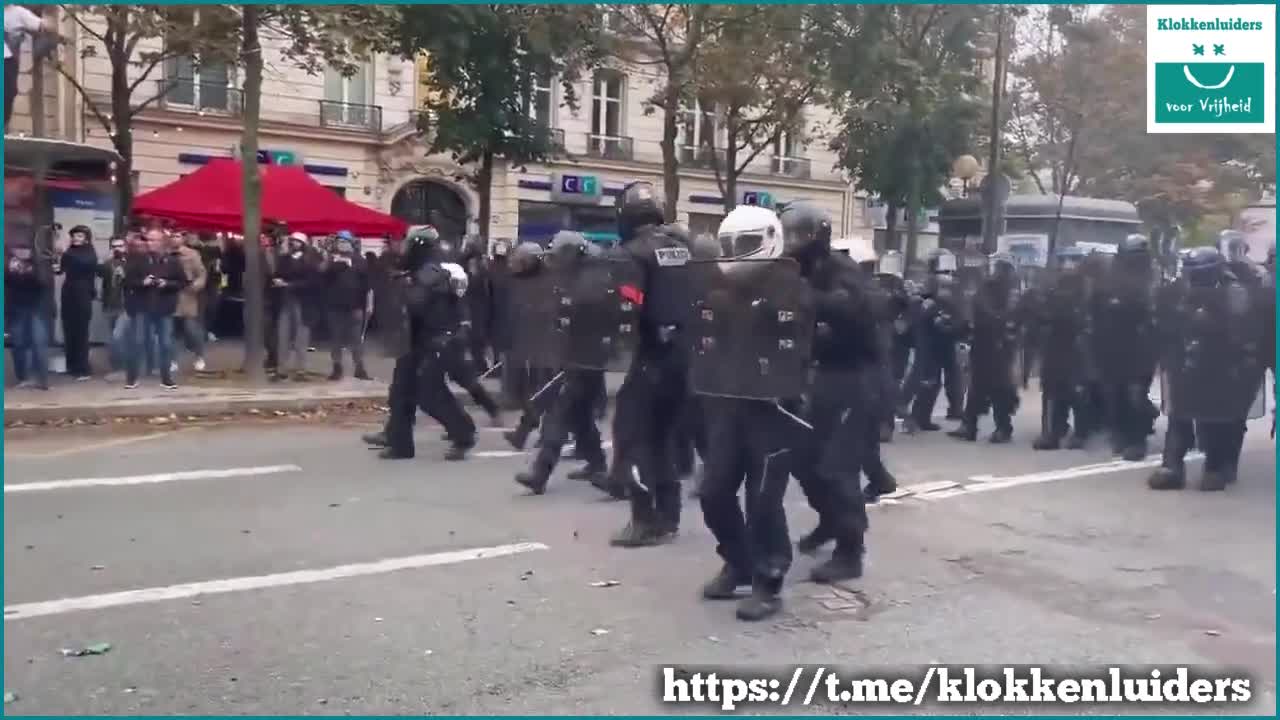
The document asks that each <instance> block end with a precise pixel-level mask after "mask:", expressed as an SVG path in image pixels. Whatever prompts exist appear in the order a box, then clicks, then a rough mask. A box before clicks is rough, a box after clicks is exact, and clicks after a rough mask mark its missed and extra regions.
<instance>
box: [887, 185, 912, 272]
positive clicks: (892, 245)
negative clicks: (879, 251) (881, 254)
mask: <svg viewBox="0 0 1280 720" xmlns="http://www.w3.org/2000/svg"><path fill="white" fill-rule="evenodd" d="M884 234H885V239H884V246H885V247H886V248H888V249H890V250H897V251H898V252H902V243H901V242H899V241H898V203H897V202H895V201H893V200H890V201H889V202H888V203H887V204H886V205H885V214H884ZM906 262H907V263H908V264H910V263H911V258H909V257H908V258H907V260H906Z"/></svg>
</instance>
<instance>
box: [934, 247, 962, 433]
mask: <svg viewBox="0 0 1280 720" xmlns="http://www.w3.org/2000/svg"><path fill="white" fill-rule="evenodd" d="M927 267H928V269H929V273H930V274H931V275H933V276H935V277H937V276H946V277H949V278H957V274H958V273H959V271H960V268H959V263H958V261H957V260H956V256H955V253H953V252H951V251H950V250H947V249H946V248H935V249H934V250H932V251H930V253H929V257H928V260H927ZM957 302H959V299H957ZM953 319H955V318H953ZM956 330H957V332H956V333H954V334H953V335H952V336H951V337H950V338H949V339H945V340H944V338H939V339H940V340H944V341H941V342H938V343H937V344H936V345H935V346H934V347H933V352H934V353H935V355H937V359H936V362H937V364H938V367H939V368H941V370H942V385H941V387H942V390H943V392H944V394H945V395H946V397H947V414H946V419H948V420H960V419H961V418H962V417H963V412H964V395H965V382H964V381H965V379H964V377H962V369H961V367H960V355H959V348H958V347H957V346H958V345H959V343H960V340H961V339H962V338H963V337H965V333H966V331H967V328H963V327H958V328H956ZM934 397H935V398H936V397H937V393H936V392H935V393H934ZM929 413H930V415H932V413H933V406H932V405H930V406H929ZM927 424H930V425H932V424H933V423H932V422H929V423H927Z"/></svg>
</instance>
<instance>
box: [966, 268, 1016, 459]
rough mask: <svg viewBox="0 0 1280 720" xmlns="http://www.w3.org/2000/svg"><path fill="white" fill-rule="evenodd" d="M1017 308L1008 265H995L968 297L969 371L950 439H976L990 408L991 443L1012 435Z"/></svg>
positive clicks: (1012, 273)
mask: <svg viewBox="0 0 1280 720" xmlns="http://www.w3.org/2000/svg"><path fill="white" fill-rule="evenodd" d="M1022 309H1023V306H1022V305H1021V300H1020V297H1019V293H1018V288H1017V278H1016V276H1015V275H1014V268H1013V266H1012V265H1008V264H1005V263H999V264H997V266H996V268H995V270H994V272H993V273H992V275H991V276H990V277H987V278H984V279H983V281H982V285H981V287H980V288H979V290H978V293H977V295H976V296H975V297H974V302H973V307H972V312H973V327H972V331H971V334H970V337H971V344H970V351H969V368H970V376H971V380H970V382H969V392H968V395H967V397H966V399H965V407H964V419H963V422H962V424H961V426H960V427H959V428H957V429H956V430H954V431H952V432H950V433H948V434H949V435H951V436H952V437H956V438H959V439H962V440H968V441H973V440H975V439H977V436H978V419H979V418H980V417H981V416H983V415H985V414H986V412H987V409H988V408H990V410H991V414H992V417H993V418H994V420H995V426H996V427H995V432H994V433H992V435H991V442H993V443H1007V442H1009V440H1010V439H1011V438H1012V436H1013V414H1014V413H1015V412H1017V409H1018V388H1017V381H1016V380H1015V378H1014V363H1015V360H1016V359H1017V356H1018V343H1019V339H1020V337H1021V318H1020V317H1019V313H1020V312H1021V311H1022Z"/></svg>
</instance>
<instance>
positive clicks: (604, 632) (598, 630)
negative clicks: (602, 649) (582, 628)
mask: <svg viewBox="0 0 1280 720" xmlns="http://www.w3.org/2000/svg"><path fill="white" fill-rule="evenodd" d="M591 634H592V635H595V636H596V637H600V636H601V635H608V634H609V631H608V630H605V629H604V628H596V629H595V630H592V631H591Z"/></svg>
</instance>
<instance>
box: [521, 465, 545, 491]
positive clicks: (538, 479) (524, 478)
mask: <svg viewBox="0 0 1280 720" xmlns="http://www.w3.org/2000/svg"><path fill="white" fill-rule="evenodd" d="M549 479H550V477H549V476H548V475H547V473H545V472H540V471H539V470H538V469H536V468H530V469H528V470H525V471H524V472H519V473H516V482H517V483H519V484H521V485H523V486H525V487H527V488H529V489H530V490H531V491H533V494H534V495H542V494H544V493H546V492H547V481H548V480H549Z"/></svg>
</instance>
